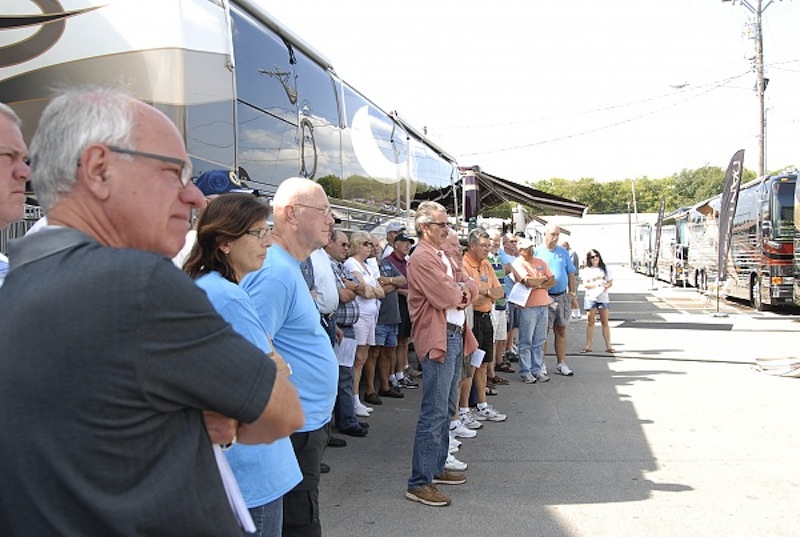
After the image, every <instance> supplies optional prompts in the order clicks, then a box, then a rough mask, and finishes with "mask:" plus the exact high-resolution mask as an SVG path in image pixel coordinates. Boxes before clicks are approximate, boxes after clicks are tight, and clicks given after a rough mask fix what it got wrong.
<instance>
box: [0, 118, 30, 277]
mask: <svg viewBox="0 0 800 537" xmlns="http://www.w3.org/2000/svg"><path fill="white" fill-rule="evenodd" d="M21 124H22V122H21V121H20V119H19V116H18V115H17V114H16V113H15V112H14V111H13V110H12V109H11V108H10V107H9V106H7V105H5V104H3V103H0V229H3V228H4V227H6V226H7V225H8V224H10V223H11V222H15V221H17V220H20V219H22V217H23V214H24V208H23V204H24V203H25V182H26V181H27V180H28V176H29V175H30V171H31V169H30V168H29V167H28V148H27V147H26V146H25V141H24V140H23V139H22V131H21V130H20V125H21ZM6 274H8V258H7V257H6V256H5V255H3V254H2V253H0V285H3V280H4V279H5V277H6Z"/></svg>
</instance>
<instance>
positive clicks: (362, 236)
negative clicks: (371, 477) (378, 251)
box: [347, 231, 372, 256]
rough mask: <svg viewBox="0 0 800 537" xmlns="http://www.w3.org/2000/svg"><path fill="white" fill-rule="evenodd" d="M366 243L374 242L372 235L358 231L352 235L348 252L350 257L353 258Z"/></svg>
mask: <svg viewBox="0 0 800 537" xmlns="http://www.w3.org/2000/svg"><path fill="white" fill-rule="evenodd" d="M365 241H372V235H370V234H369V233H367V232H366V231H356V232H355V233H353V234H352V235H350V248H349V249H348V251H347V253H348V255H351V256H352V255H353V254H355V253H356V252H357V251H358V247H359V246H360V245H361V243H362V242H365Z"/></svg>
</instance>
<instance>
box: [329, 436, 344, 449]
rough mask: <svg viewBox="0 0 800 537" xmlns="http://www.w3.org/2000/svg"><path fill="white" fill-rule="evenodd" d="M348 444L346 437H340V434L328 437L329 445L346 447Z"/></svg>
mask: <svg viewBox="0 0 800 537" xmlns="http://www.w3.org/2000/svg"><path fill="white" fill-rule="evenodd" d="M345 446H347V440H345V439H344V438H339V437H338V436H333V435H331V436H330V437H328V447H345Z"/></svg>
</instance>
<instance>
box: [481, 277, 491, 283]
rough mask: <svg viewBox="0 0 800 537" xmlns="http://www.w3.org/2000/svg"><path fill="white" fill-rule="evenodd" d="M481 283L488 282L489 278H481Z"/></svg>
mask: <svg viewBox="0 0 800 537" xmlns="http://www.w3.org/2000/svg"><path fill="white" fill-rule="evenodd" d="M481 281H482V282H488V281H489V278H487V277H486V276H481Z"/></svg>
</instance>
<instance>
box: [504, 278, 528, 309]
mask: <svg viewBox="0 0 800 537" xmlns="http://www.w3.org/2000/svg"><path fill="white" fill-rule="evenodd" d="M532 290H533V288H531V287H528V286H527V285H525V284H524V283H520V282H517V283H515V284H514V287H512V288H511V292H510V293H508V301H509V302H511V303H512V304H516V305H517V306H523V307H525V304H527V303H528V297H529V296H531V291H532Z"/></svg>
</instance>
